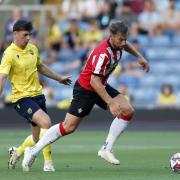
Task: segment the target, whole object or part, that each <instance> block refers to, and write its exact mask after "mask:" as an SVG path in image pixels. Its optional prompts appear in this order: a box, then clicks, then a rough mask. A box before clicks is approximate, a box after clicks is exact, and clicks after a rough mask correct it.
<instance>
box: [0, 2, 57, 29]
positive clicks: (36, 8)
mask: <svg viewBox="0 0 180 180" xmlns="http://www.w3.org/2000/svg"><path fill="white" fill-rule="evenodd" d="M15 7H17V6H15V5H0V12H7V11H12V10H13V9H14V8H15ZM18 7H19V8H20V9H21V10H22V13H23V16H25V17H28V16H29V13H30V12H39V13H40V17H39V18H40V19H39V22H40V26H42V25H44V23H45V21H46V12H47V11H48V12H50V13H51V15H52V17H54V18H57V16H58V6H57V5H19V6H18Z"/></svg>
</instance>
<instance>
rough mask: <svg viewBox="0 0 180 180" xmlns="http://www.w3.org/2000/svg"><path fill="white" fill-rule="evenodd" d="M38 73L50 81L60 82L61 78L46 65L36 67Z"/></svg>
mask: <svg viewBox="0 0 180 180" xmlns="http://www.w3.org/2000/svg"><path fill="white" fill-rule="evenodd" d="M38 72H39V73H41V74H42V75H44V76H46V77H48V78H50V79H54V80H56V81H60V80H61V77H60V76H59V75H58V74H56V73H54V72H52V71H51V70H50V69H49V68H48V67H47V66H46V65H44V64H42V65H40V66H39V67H38Z"/></svg>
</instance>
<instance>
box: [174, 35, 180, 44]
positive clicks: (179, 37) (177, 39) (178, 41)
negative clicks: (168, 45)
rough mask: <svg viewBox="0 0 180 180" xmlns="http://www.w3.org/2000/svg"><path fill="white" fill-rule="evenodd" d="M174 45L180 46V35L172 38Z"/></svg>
mask: <svg viewBox="0 0 180 180" xmlns="http://www.w3.org/2000/svg"><path fill="white" fill-rule="evenodd" d="M172 43H173V44H174V45H176V46H180V35H175V36H174V37H173V38H172Z"/></svg>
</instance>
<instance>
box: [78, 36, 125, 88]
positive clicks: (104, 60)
mask: <svg viewBox="0 0 180 180" xmlns="http://www.w3.org/2000/svg"><path fill="white" fill-rule="evenodd" d="M121 56H122V50H121V49H118V50H115V49H113V48H112V46H111V45H110V43H109V38H107V39H105V40H103V41H102V42H101V43H100V44H98V45H97V46H96V47H95V48H94V49H93V51H92V52H91V54H90V56H89V57H88V59H87V62H86V64H85V67H84V69H83V70H82V72H81V74H80V76H79V78H78V82H79V84H80V85H81V86H82V87H83V88H85V89H87V90H90V91H94V90H93V88H92V87H91V85H90V79H91V75H92V74H95V75H97V76H101V77H102V84H104V85H105V84H106V82H107V80H108V77H109V75H110V74H111V73H112V72H113V71H114V69H115V68H116V66H117V65H118V62H119V61H120V59H121Z"/></svg>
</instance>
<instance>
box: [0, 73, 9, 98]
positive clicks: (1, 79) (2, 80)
mask: <svg viewBox="0 0 180 180" xmlns="http://www.w3.org/2000/svg"><path fill="white" fill-rule="evenodd" d="M6 78H7V75H6V74H3V73H0V95H1V94H2V91H3V88H4V84H5V81H6Z"/></svg>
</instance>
